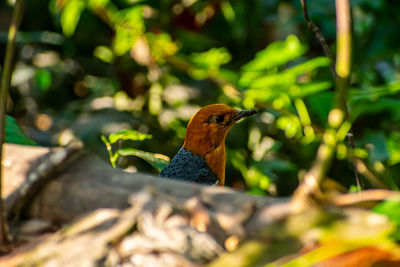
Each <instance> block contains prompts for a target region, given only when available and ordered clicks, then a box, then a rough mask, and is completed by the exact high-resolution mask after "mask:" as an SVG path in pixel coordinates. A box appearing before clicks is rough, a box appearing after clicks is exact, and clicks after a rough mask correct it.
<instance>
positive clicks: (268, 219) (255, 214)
mask: <svg viewBox="0 0 400 267" xmlns="http://www.w3.org/2000/svg"><path fill="white" fill-rule="evenodd" d="M5 155H6V156H5V161H4V162H3V165H4V168H5V176H4V177H5V181H4V182H5V183H4V184H5V190H4V191H5V193H6V194H5V197H6V208H7V211H8V212H9V215H10V216H11V218H13V219H14V220H16V223H13V224H12V228H13V229H14V231H13V233H14V237H15V238H16V240H17V241H18V240H21V239H24V238H25V240H27V241H26V243H25V244H23V245H19V246H17V247H16V248H15V249H14V250H13V251H12V253H10V254H7V255H4V256H2V257H0V266H21V265H23V266H202V265H204V264H208V263H210V262H211V266H223V265H227V266H256V265H257V266H258V265H260V266H261V265H262V266H264V265H265V264H267V263H274V264H276V265H280V264H284V263H285V262H288V261H294V264H295V263H296V264H299V263H301V262H304V261H306V262H312V263H313V264H314V263H317V262H318V261H319V263H320V265H317V266H325V265H326V264H328V263H329V264H331V265H330V266H343V264H342V263H345V262H349V261H352V262H355V263H360V262H362V261H367V262H368V263H369V264H371V265H372V264H374V263H377V264H380V263H382V262H389V263H391V264H394V265H393V266H397V265H395V264H400V248H398V246H397V245H396V244H395V243H393V241H392V240H391V239H390V238H389V236H388V234H389V233H390V232H391V231H392V230H393V225H392V224H391V223H390V221H388V220H387V218H386V217H384V216H381V215H377V214H375V213H373V212H370V211H368V210H365V209H362V208H361V209H360V208H358V209H355V208H353V207H348V208H347V207H346V208H342V209H341V210H338V209H337V206H336V204H337V203H342V204H343V203H345V205H346V204H348V203H355V202H354V201H368V200H370V199H372V200H382V199H385V198H386V197H387V196H390V197H396V196H398V194H395V193H393V192H386V191H385V192H381V191H376V190H375V191H365V192H363V193H362V194H363V195H364V197H361V196H360V195H348V196H346V195H342V196H338V197H336V198H334V199H333V201H331V204H329V203H325V204H324V205H315V206H313V207H310V209H308V210H306V211H305V212H302V213H299V214H296V213H290V212H289V210H288V206H289V205H286V203H287V201H286V200H285V199H277V198H270V197H257V196H252V195H247V194H245V193H243V192H237V191H235V190H232V189H229V188H226V187H215V186H201V185H198V184H190V183H185V182H180V181H175V180H167V179H162V178H160V177H157V176H153V175H149V174H143V173H133V174H132V173H126V172H123V171H121V170H117V169H113V168H111V167H110V166H109V164H108V163H105V162H103V161H102V160H100V159H99V158H98V157H96V156H94V155H93V154H91V153H89V152H84V151H81V150H80V148H79V146H72V147H69V148H58V149H48V148H33V147H23V146H15V145H6V149H5ZM344 200H345V201H344ZM332 203H333V205H332ZM339 206H340V205H339ZM26 220H28V221H26ZM328 221H329V223H327V222H328ZM54 223H56V224H59V225H61V229H60V230H58V231H56V232H54V233H49V232H47V233H44V234H43V231H49V230H54V227H52V225H54ZM315 229H318V230H317V231H316V230H315ZM332 229H334V231H333V232H332ZM355 229H356V231H355ZM35 231H36V234H35ZM366 234H368V238H365V235H366ZM329 235H331V236H332V239H329V238H328V239H327V238H326V237H327V236H329ZM338 240H339V241H338ZM360 240H361V241H360ZM377 240H379V242H377ZM337 242H339V244H341V245H340V246H336V245H335V244H337ZM382 242H383V244H385V246H379V244H381V243H382ZM237 248H238V249H237ZM301 248H303V249H301ZM388 248H389V249H388ZM230 251H232V252H231V253H227V252H230ZM365 251H368V253H364V252H365ZM307 252H310V253H307ZM304 253H305V254H304ZM313 255H318V258H315V257H314V258H313ZM327 255H329V257H330V258H329V259H328V261H329V262H328V261H324V260H325V259H326V258H327ZM335 256H336V257H335ZM299 266H300V265H299Z"/></svg>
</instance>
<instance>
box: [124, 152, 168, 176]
mask: <svg viewBox="0 0 400 267" xmlns="http://www.w3.org/2000/svg"><path fill="white" fill-rule="evenodd" d="M117 153H119V155H121V156H136V157H139V158H141V159H143V160H145V161H147V162H148V163H150V164H151V165H152V166H153V167H154V168H155V169H157V171H158V172H160V171H161V170H162V169H164V168H165V167H166V166H167V165H168V163H169V159H168V157H167V156H165V155H161V154H154V153H150V152H146V151H142V150H138V149H134V148H123V149H120V150H118V151H117ZM167 159H168V160H167Z"/></svg>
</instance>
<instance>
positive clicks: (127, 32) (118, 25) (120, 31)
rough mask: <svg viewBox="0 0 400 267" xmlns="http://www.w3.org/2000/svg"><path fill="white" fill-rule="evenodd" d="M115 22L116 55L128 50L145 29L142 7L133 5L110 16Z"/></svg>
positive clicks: (114, 45) (114, 44)
mask: <svg viewBox="0 0 400 267" xmlns="http://www.w3.org/2000/svg"><path fill="white" fill-rule="evenodd" d="M112 21H113V22H114V23H115V31H116V33H115V38H114V43H113V47H114V51H115V53H116V54H117V55H118V56H121V55H123V54H125V53H126V52H128V51H129V50H130V49H131V48H132V46H133V45H134V44H135V42H136V40H137V38H138V37H139V36H140V35H142V34H143V32H144V30H145V25H144V20H143V7H142V6H141V5H135V6H133V7H130V8H126V9H123V10H121V11H119V12H117V13H115V15H114V16H113V18H112Z"/></svg>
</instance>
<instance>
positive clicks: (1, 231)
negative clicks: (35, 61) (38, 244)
mask: <svg viewBox="0 0 400 267" xmlns="http://www.w3.org/2000/svg"><path fill="white" fill-rule="evenodd" d="M22 6H23V3H22V0H16V2H15V7H14V12H13V16H12V19H11V24H10V29H9V31H8V41H7V47H6V54H5V58H4V64H3V73H2V76H1V88H0V89H1V92H0V162H1V163H2V156H3V143H4V141H5V114H6V111H7V99H8V92H9V89H10V82H11V75H12V65H13V59H14V52H15V43H16V37H17V31H18V27H19V24H20V21H21V17H22V10H23V8H22ZM1 173H2V171H1V164H0V245H7V243H9V235H8V224H7V216H6V210H5V208H4V202H3V199H2V197H1V196H2V190H1V188H2V182H1V181H2V177H1Z"/></svg>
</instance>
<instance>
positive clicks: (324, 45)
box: [300, 0, 337, 79]
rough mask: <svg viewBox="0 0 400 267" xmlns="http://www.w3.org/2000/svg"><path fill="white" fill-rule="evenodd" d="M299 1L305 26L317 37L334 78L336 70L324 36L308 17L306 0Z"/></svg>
mask: <svg viewBox="0 0 400 267" xmlns="http://www.w3.org/2000/svg"><path fill="white" fill-rule="evenodd" d="M300 2H301V6H302V7H303V15H304V18H305V20H306V21H307V26H308V28H310V29H311V30H312V31H313V32H314V34H315V36H316V37H317V39H318V41H319V43H320V44H321V46H322V49H323V50H324V53H325V55H326V57H327V58H328V59H329V62H330V68H331V72H332V76H333V78H334V79H336V77H337V74H336V70H335V60H334V59H333V56H332V54H331V52H330V51H329V46H328V44H327V42H326V40H325V37H324V36H323V35H322V33H321V31H320V29H319V28H318V26H317V25H315V24H314V23H313V22H312V21H311V19H310V17H309V16H308V10H307V0H300Z"/></svg>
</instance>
